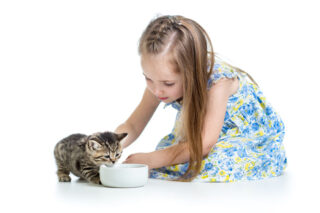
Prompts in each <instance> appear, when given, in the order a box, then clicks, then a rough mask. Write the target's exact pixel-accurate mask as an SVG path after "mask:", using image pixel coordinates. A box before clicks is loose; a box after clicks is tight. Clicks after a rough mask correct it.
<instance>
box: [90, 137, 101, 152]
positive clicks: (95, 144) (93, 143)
mask: <svg viewBox="0 0 320 213" xmlns="http://www.w3.org/2000/svg"><path fill="white" fill-rule="evenodd" d="M101 147H102V146H101V145H100V144H99V143H98V142H97V141H94V140H89V141H88V148H89V149H90V150H91V151H97V150H100V149H101Z"/></svg>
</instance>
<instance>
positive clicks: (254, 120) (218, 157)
mask: <svg viewBox="0 0 320 213" xmlns="http://www.w3.org/2000/svg"><path fill="white" fill-rule="evenodd" d="M235 77H236V78H238V79H239V89H238V91H237V92H236V93H235V94H233V95H232V96H230V97H229V99H228V103H227V110H226V114H225V118H224V124H223V127H222V129H221V132H220V135H219V139H218V141H217V143H216V145H215V146H214V147H213V148H212V149H211V151H210V153H209V154H208V156H207V157H206V158H203V160H202V165H201V172H200V173H199V174H198V175H197V177H196V178H195V179H194V180H193V181H200V182H234V181H241V180H260V179H264V178H268V177H275V176H279V175H281V174H282V173H283V171H284V169H285V168H286V166H287V158H286V155H285V149H284V146H283V139H284V135H285V126H284V123H283V121H282V120H281V118H280V116H279V115H278V114H277V113H276V112H275V111H274V109H273V107H272V106H271V104H270V103H269V102H268V101H267V100H266V98H265V96H264V95H263V93H262V92H261V90H260V88H259V87H257V86H256V85H255V84H253V83H252V82H250V81H249V79H248V77H247V76H246V75H245V74H243V73H238V72H237V71H236V70H235V69H234V68H232V67H230V66H229V65H227V64H226V63H224V62H223V61H221V60H216V62H215V64H214V71H213V74H212V75H211V77H210V79H209V81H208V89H210V88H211V86H212V84H213V83H216V82H218V81H219V80H220V79H222V78H235ZM167 106H172V107H173V108H175V109H176V110H177V111H178V112H177V116H176V121H175V125H174V128H173V130H172V132H171V133H170V134H168V135H167V136H165V137H164V138H163V139H162V140H161V141H160V142H159V144H158V145H157V147H156V150H159V149H164V148H166V147H169V146H171V145H173V144H176V143H179V141H178V139H177V138H178V137H177V131H176V126H177V124H178V122H179V117H180V112H181V105H180V104H179V103H178V102H176V101H175V102H172V103H168V104H166V105H165V107H167ZM187 168H188V163H184V164H177V165H173V166H167V167H162V168H157V169H151V170H150V178H157V179H164V180H175V179H177V178H179V177H180V176H182V175H183V174H184V173H185V172H186V170H187Z"/></svg>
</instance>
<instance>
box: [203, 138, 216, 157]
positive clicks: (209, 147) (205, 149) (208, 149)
mask: <svg viewBox="0 0 320 213" xmlns="http://www.w3.org/2000/svg"><path fill="white" fill-rule="evenodd" d="M215 144H216V141H215V142H213V143H206V144H204V146H203V148H202V154H203V156H207V155H208V154H209V153H210V152H211V150H212V149H213V148H214V146H215Z"/></svg>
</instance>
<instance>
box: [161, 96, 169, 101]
mask: <svg viewBox="0 0 320 213" xmlns="http://www.w3.org/2000/svg"><path fill="white" fill-rule="evenodd" d="M159 99H160V100H162V101H164V100H166V99H168V97H166V98H160V97H159Z"/></svg>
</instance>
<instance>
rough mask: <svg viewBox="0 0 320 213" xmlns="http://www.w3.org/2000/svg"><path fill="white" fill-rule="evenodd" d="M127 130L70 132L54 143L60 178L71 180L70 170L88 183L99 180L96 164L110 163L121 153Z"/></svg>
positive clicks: (98, 181)
mask: <svg viewBox="0 0 320 213" xmlns="http://www.w3.org/2000/svg"><path fill="white" fill-rule="evenodd" d="M127 135H128V134H127V133H122V134H117V133H113V132H98V133H95V134H92V135H89V136H87V135H84V134H72V135H70V136H68V137H66V138H64V139H62V140H61V141H59V142H58V143H57V145H56V146H55V148H54V157H55V159H56V164H57V167H58V171H57V175H58V178H59V181H60V182H70V181H71V178H70V176H69V174H70V172H71V173H72V174H74V175H75V176H77V177H80V178H81V179H84V180H87V181H89V182H91V183H95V184H101V182H100V177H99V167H100V166H101V165H103V164H104V165H107V166H112V165H114V164H115V162H116V161H117V160H118V159H119V158H120V157H121V154H122V147H121V143H120V142H121V140H122V139H124V138H125V137H126V136H127Z"/></svg>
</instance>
